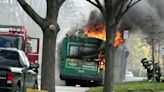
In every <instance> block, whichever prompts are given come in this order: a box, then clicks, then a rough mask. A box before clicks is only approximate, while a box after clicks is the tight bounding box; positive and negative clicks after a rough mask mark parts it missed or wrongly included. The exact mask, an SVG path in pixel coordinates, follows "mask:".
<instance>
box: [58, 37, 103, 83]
mask: <svg viewBox="0 0 164 92" xmlns="http://www.w3.org/2000/svg"><path fill="white" fill-rule="evenodd" d="M103 43H104V41H102V40H100V39H96V38H89V37H84V36H79V37H78V36H67V37H65V38H64V39H63V41H62V44H61V46H60V47H61V48H60V53H59V55H60V79H61V80H64V81H65V84H66V85H68V86H74V85H76V84H79V85H81V86H97V85H101V84H102V82H103V81H102V80H103V74H104V66H105V57H104V56H103V55H104V49H103V48H104V44H103Z"/></svg>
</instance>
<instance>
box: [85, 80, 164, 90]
mask: <svg viewBox="0 0 164 92" xmlns="http://www.w3.org/2000/svg"><path fill="white" fill-rule="evenodd" d="M102 89H103V87H95V88H91V89H89V90H87V91H86V92H102ZM114 91H115V92H164V83H153V82H147V81H139V82H126V83H118V84H115V85H114Z"/></svg>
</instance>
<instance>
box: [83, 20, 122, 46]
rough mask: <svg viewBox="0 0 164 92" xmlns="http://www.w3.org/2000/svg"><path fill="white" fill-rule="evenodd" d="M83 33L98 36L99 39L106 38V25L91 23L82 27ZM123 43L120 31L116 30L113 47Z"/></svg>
mask: <svg viewBox="0 0 164 92" xmlns="http://www.w3.org/2000/svg"><path fill="white" fill-rule="evenodd" d="M84 35H86V36H88V37H91V38H98V39H101V40H104V41H105V40H106V27H105V26H104V25H102V24H98V23H95V24H92V25H90V26H86V27H84ZM121 44H123V39H122V35H121V33H120V31H117V32H116V37H115V41H114V47H115V48H117V47H118V46H119V45H121Z"/></svg>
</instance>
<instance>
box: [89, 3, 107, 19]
mask: <svg viewBox="0 0 164 92" xmlns="http://www.w3.org/2000/svg"><path fill="white" fill-rule="evenodd" d="M86 1H88V2H89V3H91V4H92V5H94V6H95V7H97V8H98V9H99V10H100V11H101V13H102V14H103V16H104V18H105V19H106V18H107V15H106V12H105V11H106V10H105V9H104V8H103V6H102V5H101V3H100V1H99V0H95V1H96V3H94V2H92V1H91V0H86Z"/></svg>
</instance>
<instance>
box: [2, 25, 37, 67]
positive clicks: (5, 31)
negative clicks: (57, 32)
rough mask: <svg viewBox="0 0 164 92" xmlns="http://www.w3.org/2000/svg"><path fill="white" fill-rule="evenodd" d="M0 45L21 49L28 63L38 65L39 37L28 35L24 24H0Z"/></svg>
mask: <svg viewBox="0 0 164 92" xmlns="http://www.w3.org/2000/svg"><path fill="white" fill-rule="evenodd" d="M0 47H4V48H17V49H20V50H23V51H24V52H25V53H26V55H27V56H28V59H29V61H30V64H32V65H38V58H39V57H38V56H39V38H32V37H30V36H28V35H27V29H26V28H25V27H24V26H15V25H0Z"/></svg>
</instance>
